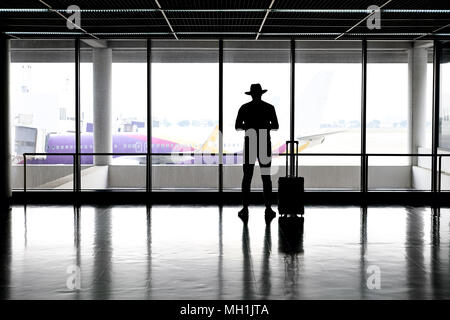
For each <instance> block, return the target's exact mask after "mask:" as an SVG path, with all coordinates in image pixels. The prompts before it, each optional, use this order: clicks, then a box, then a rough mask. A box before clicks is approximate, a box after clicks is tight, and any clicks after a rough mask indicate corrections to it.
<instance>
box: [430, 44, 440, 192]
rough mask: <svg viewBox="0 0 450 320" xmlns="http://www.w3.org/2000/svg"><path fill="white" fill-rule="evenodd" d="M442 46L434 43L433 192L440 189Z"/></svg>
mask: <svg viewBox="0 0 450 320" xmlns="http://www.w3.org/2000/svg"><path fill="white" fill-rule="evenodd" d="M440 79H441V45H440V42H439V41H438V40H435V41H434V55H433V118H432V128H433V133H432V142H431V153H432V154H433V158H432V159H431V191H433V192H436V191H437V189H438V183H437V182H438V181H437V165H438V163H437V156H436V155H437V153H438V147H439V102H440V89H441V88H440V83H441V80H440Z"/></svg>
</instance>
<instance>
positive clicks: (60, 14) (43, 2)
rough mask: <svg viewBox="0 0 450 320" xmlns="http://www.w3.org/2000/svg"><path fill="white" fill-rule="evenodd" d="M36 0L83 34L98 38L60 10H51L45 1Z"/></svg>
mask: <svg viewBox="0 0 450 320" xmlns="http://www.w3.org/2000/svg"><path fill="white" fill-rule="evenodd" d="M38 1H39V2H40V3H42V4H43V5H45V6H46V7H47V8H48V9H49V10H50V11H52V12H55V13H56V14H58V15H59V16H61V17H62V18H63V19H64V20H66V21H68V22H70V23H72V24H73V25H74V26H75V27H76V28H77V29H79V30H81V31H83V32H84V33H85V34H87V35H89V36H91V37H93V38H94V39H97V40H99V38H97V37H96V36H94V35H93V34H91V33H89V32H87V31H86V30H84V29H83V28H81V26H79V25H77V24H76V23H75V22H73V21H70V20H69V19H68V18H67V17H66V16H65V15H63V14H62V13H61V12H58V11H55V10H53V8H52V7H51V6H50V5H49V4H48V3H46V2H45V1H43V0H38Z"/></svg>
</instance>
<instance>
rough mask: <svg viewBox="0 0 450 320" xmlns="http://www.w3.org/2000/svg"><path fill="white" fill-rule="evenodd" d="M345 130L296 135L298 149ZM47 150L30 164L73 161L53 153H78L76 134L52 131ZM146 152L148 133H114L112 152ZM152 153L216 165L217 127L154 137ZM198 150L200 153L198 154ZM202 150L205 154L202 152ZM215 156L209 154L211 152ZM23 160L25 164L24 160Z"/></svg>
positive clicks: (86, 142) (87, 140) (86, 141)
mask: <svg viewBox="0 0 450 320" xmlns="http://www.w3.org/2000/svg"><path fill="white" fill-rule="evenodd" d="M339 132H342V131H334V132H328V133H323V134H315V135H310V136H301V137H297V140H299V142H300V143H299V150H298V152H302V151H303V150H305V149H306V148H310V147H313V146H316V145H319V144H322V143H323V142H324V141H325V137H326V136H327V135H331V134H336V133H339ZM80 142H81V143H80V147H81V148H80V152H81V153H93V147H94V146H93V133H92V132H85V133H82V134H81V141H80ZM232 146H235V147H236V146H237V147H240V148H243V147H242V143H241V144H232ZM225 147H227V145H226V144H225ZM45 152H46V153H48V154H49V155H48V156H35V157H33V158H31V159H27V163H28V164H72V163H73V157H72V156H71V155H67V156H65V155H54V156H52V155H51V154H52V153H68V154H71V153H74V152H75V136H74V134H73V133H49V134H47V137H46V142H45ZM146 152H147V135H146V134H142V133H135V132H123V133H115V134H114V135H113V153H131V154H133V153H137V154H139V153H146ZM152 152H153V153H173V154H174V155H167V156H161V155H158V156H152V163H153V164H217V163H218V161H219V157H218V155H217V153H218V126H216V127H215V128H214V130H213V132H212V133H211V134H210V135H209V137H208V138H207V139H206V141H205V142H204V143H203V144H202V145H199V146H197V145H195V144H187V143H177V142H174V141H173V140H168V139H162V138H158V137H152ZM285 152H289V151H288V150H286V143H279V144H278V145H277V146H276V147H275V148H273V149H272V154H274V156H276V155H277V154H279V153H285ZM179 153H194V155H190V154H189V155H179ZM196 153H199V154H198V155H196ZM201 153H205V155H202V154H201ZM212 153H214V154H216V155H214V156H213V155H208V154H212ZM224 153H228V155H225V156H223V164H242V162H243V156H242V149H241V151H238V152H235V151H234V152H228V151H227V150H226V149H225V148H224ZM113 158H115V159H117V158H121V159H122V160H129V161H130V162H135V163H139V164H145V161H146V157H145V156H117V155H115V156H113ZM20 163H23V161H21V162H20ZM81 164H93V156H92V155H84V156H81Z"/></svg>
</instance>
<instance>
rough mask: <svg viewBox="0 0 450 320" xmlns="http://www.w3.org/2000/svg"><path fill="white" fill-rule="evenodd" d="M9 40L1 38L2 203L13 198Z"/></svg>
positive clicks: (0, 130)
mask: <svg viewBox="0 0 450 320" xmlns="http://www.w3.org/2000/svg"><path fill="white" fill-rule="evenodd" d="M9 62H10V51H9V39H7V38H5V37H3V36H0V77H1V80H0V108H1V115H0V201H1V203H2V204H3V203H7V201H8V199H9V198H10V197H11V176H10V167H11V165H10V164H11V148H10V139H11V138H10V115H9Z"/></svg>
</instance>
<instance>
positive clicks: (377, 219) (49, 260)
mask: <svg viewBox="0 0 450 320" xmlns="http://www.w3.org/2000/svg"><path fill="white" fill-rule="evenodd" d="M237 210H238V208H237V207H223V208H219V207H217V206H208V207H202V206H153V207H151V208H150V207H145V206H127V207H125V206H114V207H92V206H82V207H81V208H78V209H77V208H74V207H71V206H27V207H23V206H15V207H12V208H11V209H10V210H9V212H8V211H7V210H6V212H2V218H1V220H2V221H1V224H0V225H1V230H0V234H1V239H0V243H1V247H0V249H1V254H0V258H1V261H0V262H1V266H0V271H1V274H0V293H1V298H2V299H436V298H447V299H449V298H450V250H449V249H450V210H449V209H440V210H439V211H435V210H431V209H430V208H405V207H369V208H368V209H362V208H359V207H306V208H305V219H304V225H303V233H301V232H298V231H299V229H298V228H297V227H298V226H295V227H292V224H293V223H291V222H288V223H289V224H290V225H291V228H290V229H289V228H287V229H286V228H280V222H279V220H278V218H276V219H274V220H273V221H272V222H271V224H269V225H266V223H265V221H264V217H263V208H262V207H253V208H251V212H250V219H249V222H248V225H247V226H246V225H244V224H243V223H242V221H241V220H240V219H239V218H238V217H237V215H236V213H237ZM71 272H73V273H71ZM78 272H79V273H78ZM78 275H79V276H78ZM78 280H79V282H77V281H78ZM76 284H80V286H81V287H80V289H79V290H77V289H76V288H74V286H75V287H76ZM378 285H379V286H378ZM378 287H379V288H378Z"/></svg>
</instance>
